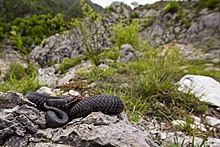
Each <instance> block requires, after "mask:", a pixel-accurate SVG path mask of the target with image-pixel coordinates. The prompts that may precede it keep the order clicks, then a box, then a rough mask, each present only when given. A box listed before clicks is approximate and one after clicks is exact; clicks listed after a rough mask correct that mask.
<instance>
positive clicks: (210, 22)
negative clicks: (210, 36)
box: [201, 12, 220, 29]
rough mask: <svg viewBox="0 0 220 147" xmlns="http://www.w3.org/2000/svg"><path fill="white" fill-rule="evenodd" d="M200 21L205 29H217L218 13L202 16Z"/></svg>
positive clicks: (219, 21) (219, 15)
mask: <svg viewBox="0 0 220 147" xmlns="http://www.w3.org/2000/svg"><path fill="white" fill-rule="evenodd" d="M201 20H202V21H203V23H204V26H205V27H206V28H207V29H217V28H219V26H220V12H214V13H211V14H208V15H205V16H202V18H201Z"/></svg>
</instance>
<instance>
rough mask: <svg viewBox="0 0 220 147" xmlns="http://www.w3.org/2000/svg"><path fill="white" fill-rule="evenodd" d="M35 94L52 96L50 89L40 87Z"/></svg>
mask: <svg viewBox="0 0 220 147" xmlns="http://www.w3.org/2000/svg"><path fill="white" fill-rule="evenodd" d="M37 92H39V93H42V94H47V95H51V94H53V91H52V89H51V88H49V87H46V86H43V87H41V88H40V89H38V90H37Z"/></svg>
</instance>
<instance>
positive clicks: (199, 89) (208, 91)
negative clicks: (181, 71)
mask: <svg viewBox="0 0 220 147" xmlns="http://www.w3.org/2000/svg"><path fill="white" fill-rule="evenodd" d="M178 84H179V85H180V87H179V89H178V90H180V91H183V92H186V93H187V92H191V93H192V94H194V95H195V96H196V97H198V98H199V100H201V101H205V102H208V103H211V104H212V105H215V106H218V107H220V83H219V82H218V81H216V80H215V79H213V78H211V77H207V76H200V75H185V76H184V77H182V78H181V79H180V81H179V82H178Z"/></svg>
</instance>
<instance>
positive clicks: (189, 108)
mask: <svg viewBox="0 0 220 147" xmlns="http://www.w3.org/2000/svg"><path fill="white" fill-rule="evenodd" d="M142 47H143V48H141V49H140V50H142V51H144V54H145V57H144V58H142V59H138V60H136V61H133V62H129V63H126V64H121V63H111V64H109V66H110V68H109V69H107V70H102V69H99V68H98V67H95V66H94V67H92V68H91V69H90V70H89V71H84V72H83V71H82V72H81V74H79V77H81V78H82V77H83V78H85V79H87V80H88V82H96V83H97V89H96V90H97V93H102V94H108V95H117V96H119V97H120V98H121V99H122V101H123V102H124V104H125V111H126V113H127V116H128V118H129V119H130V120H132V121H138V120H139V119H140V117H141V115H148V116H155V117H158V118H159V119H163V120H167V118H172V119H179V118H183V117H184V116H185V115H186V114H189V113H191V112H193V113H195V114H198V115H199V114H202V113H203V112H204V111H206V109H207V105H206V104H205V103H203V102H200V101H199V100H198V99H197V98H195V97H194V96H193V95H191V94H189V93H182V92H180V91H178V85H176V84H175V83H176V82H177V81H178V80H179V79H180V77H181V76H182V73H183V69H181V66H182V65H183V63H184V61H183V59H182V58H181V57H180V56H179V55H178V50H177V49H175V48H171V49H170V51H169V52H168V53H166V54H165V55H164V56H161V55H159V53H160V52H161V50H160V49H153V48H150V47H148V46H142ZM198 106H200V107H198ZM165 116H166V117H165Z"/></svg>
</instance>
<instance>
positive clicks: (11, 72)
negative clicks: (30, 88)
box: [4, 62, 35, 81]
mask: <svg viewBox="0 0 220 147" xmlns="http://www.w3.org/2000/svg"><path fill="white" fill-rule="evenodd" d="M34 72H35V69H34V65H33V64H28V67H27V68H25V67H24V66H22V65H21V64H20V63H17V62H13V63H11V64H10V67H9V69H8V70H7V72H6V74H5V77H4V80H5V81H7V80H9V79H10V78H11V77H13V78H15V79H17V80H21V79H22V78H23V77H25V76H27V75H31V74H32V73H34Z"/></svg>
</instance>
